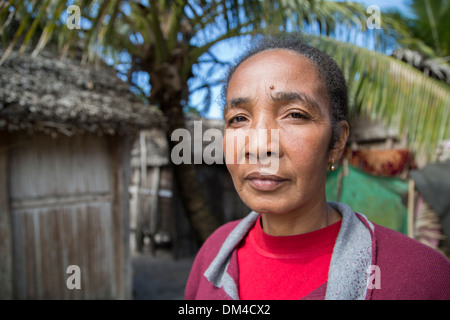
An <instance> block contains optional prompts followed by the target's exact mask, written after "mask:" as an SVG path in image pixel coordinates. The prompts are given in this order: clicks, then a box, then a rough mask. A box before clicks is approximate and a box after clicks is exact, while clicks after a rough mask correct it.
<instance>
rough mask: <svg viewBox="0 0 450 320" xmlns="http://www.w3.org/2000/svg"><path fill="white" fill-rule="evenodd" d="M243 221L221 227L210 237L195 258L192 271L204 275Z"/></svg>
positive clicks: (232, 222)
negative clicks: (232, 232)
mask: <svg viewBox="0 0 450 320" xmlns="http://www.w3.org/2000/svg"><path fill="white" fill-rule="evenodd" d="M241 221H242V219H240V220H235V221H231V222H228V223H226V224H224V225H222V226H220V227H219V228H217V229H216V230H215V231H214V232H213V233H212V234H211V235H210V236H209V237H208V239H206V241H205V242H204V243H203V244H202V246H201V247H200V250H199V251H198V253H197V255H196V257H195V260H194V264H193V267H192V271H195V272H200V273H203V272H204V271H205V270H206V269H207V268H208V266H209V264H210V263H211V261H212V260H213V259H214V258H215V257H216V256H217V254H218V253H219V250H220V248H221V247H222V245H223V243H224V242H225V240H226V239H227V237H228V236H229V234H230V233H231V231H233V230H234V229H235V228H236V226H237V225H238V224H239V222H241Z"/></svg>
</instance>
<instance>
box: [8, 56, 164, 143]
mask: <svg viewBox="0 0 450 320" xmlns="http://www.w3.org/2000/svg"><path fill="white" fill-rule="evenodd" d="M2 54H3V52H1V50H0V56H1V55H2ZM164 122H165V121H164V117H163V115H162V113H161V112H160V111H159V110H158V109H156V108H154V107H150V106H148V105H145V104H144V103H142V102H141V101H139V100H138V99H137V98H136V96H135V95H133V94H132V93H131V92H130V91H129V88H128V85H127V84H126V83H124V82H123V81H121V80H120V79H118V78H117V77H116V72H115V71H114V70H113V69H112V68H111V67H108V66H102V67H99V66H92V65H90V66H84V65H81V64H80V63H79V62H78V61H74V60H69V59H65V60H59V59H58V58H57V57H55V56H54V55H52V54H50V53H49V52H43V53H41V54H40V55H39V56H38V57H36V58H32V57H31V56H29V55H26V54H24V55H22V56H19V55H18V54H17V53H12V54H11V56H10V57H9V58H8V60H6V61H5V62H4V64H3V65H1V66H0V130H8V131H14V130H29V131H31V132H33V131H45V132H47V133H51V134H53V135H54V134H58V133H63V134H67V135H71V134H74V133H77V132H80V131H81V132H83V131H87V132H94V133H99V134H115V133H127V132H137V131H138V130H141V129H149V128H152V127H160V126H161V124H163V123H164Z"/></svg>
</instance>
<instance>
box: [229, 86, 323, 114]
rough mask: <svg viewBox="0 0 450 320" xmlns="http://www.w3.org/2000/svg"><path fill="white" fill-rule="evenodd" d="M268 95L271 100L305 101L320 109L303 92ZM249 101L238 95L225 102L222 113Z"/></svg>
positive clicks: (308, 104) (311, 106)
mask: <svg viewBox="0 0 450 320" xmlns="http://www.w3.org/2000/svg"><path fill="white" fill-rule="evenodd" d="M270 97H271V99H272V101H275V102H301V103H305V104H306V105H307V106H308V107H310V108H312V109H317V110H318V111H321V110H320V107H319V104H318V103H317V102H316V101H315V100H314V99H313V98H311V97H310V96H309V95H307V94H306V93H303V92H293V91H292V92H284V91H279V92H276V93H274V94H271V95H270ZM250 101H251V99H250V98H247V97H238V98H233V99H230V100H229V101H227V102H226V104H225V108H224V113H226V112H227V111H228V110H230V109H233V108H236V107H239V106H241V105H243V104H246V103H249V102H250Z"/></svg>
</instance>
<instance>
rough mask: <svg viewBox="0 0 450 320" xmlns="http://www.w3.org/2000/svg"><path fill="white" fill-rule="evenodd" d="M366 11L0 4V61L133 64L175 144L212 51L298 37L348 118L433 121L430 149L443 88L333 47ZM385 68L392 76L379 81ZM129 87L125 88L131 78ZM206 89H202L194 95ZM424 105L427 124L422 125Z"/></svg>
mask: <svg viewBox="0 0 450 320" xmlns="http://www.w3.org/2000/svg"><path fill="white" fill-rule="evenodd" d="M69 4H76V5H78V6H79V8H80V9H81V12H82V25H83V26H85V29H80V30H77V29H73V30H70V29H68V28H67V27H66V24H65V22H66V21H65V19H64V18H62V14H63V13H64V12H65V10H66V9H67V7H68V5H69ZM365 10H366V8H365V7H363V6H362V5H360V4H356V3H350V2H334V1H319V0H283V1H274V0H263V1H261V0H246V1H234V0H187V1H183V0H151V1H137V0H136V1H132V0H128V1H127V0H110V1H106V0H78V1H67V2H66V1H53V0H45V1H30V0H10V1H0V30H1V32H2V36H3V40H4V43H5V44H6V46H7V50H6V53H5V55H4V56H3V57H2V58H1V59H2V60H4V59H6V58H7V56H8V54H9V53H10V52H11V50H12V48H13V47H15V46H16V45H20V48H21V50H22V51H23V50H25V49H26V48H27V47H29V46H32V47H33V48H34V50H33V54H38V53H39V51H40V50H42V49H43V48H44V47H45V46H46V44H47V43H48V42H49V41H53V42H54V43H56V44H57V46H58V48H59V51H60V52H61V54H62V55H65V54H69V53H70V52H71V49H73V48H77V47H78V46H80V45H81V48H82V49H83V52H84V54H83V59H84V60H86V61H96V60H98V59H105V58H110V57H113V58H114V62H115V63H116V64H119V63H120V57H121V53H122V52H124V51H125V52H126V53H127V54H128V55H130V56H131V67H130V69H129V70H130V72H136V71H143V72H145V73H147V74H148V75H149V85H150V86H151V90H150V94H148V95H145V94H143V96H144V98H145V99H147V101H148V102H149V103H151V104H154V105H157V106H159V108H160V109H161V110H162V111H163V113H164V114H165V115H166V117H167V119H168V124H169V131H168V138H169V139H168V140H169V143H172V142H171V139H170V136H171V132H173V130H175V129H177V128H182V127H184V126H185V122H184V121H185V118H184V114H183V108H184V107H186V106H187V103H188V102H187V101H188V98H189V94H190V93H191V92H190V91H189V89H190V88H189V85H188V82H189V80H190V79H192V78H193V77H194V74H193V67H194V66H196V65H199V64H203V63H211V62H213V67H214V65H216V64H217V63H221V61H220V60H219V59H218V58H217V57H216V56H215V55H214V54H213V51H212V50H211V49H212V47H213V46H214V45H215V44H217V43H219V42H221V41H223V40H226V39H230V38H233V37H238V36H243V35H257V34H259V33H263V32H265V33H267V32H278V31H280V30H293V31H300V30H302V31H304V32H307V33H310V34H313V35H314V36H313V37H311V41H314V43H315V44H318V45H320V46H321V47H322V48H323V49H324V50H325V51H327V52H329V53H331V54H333V55H334V56H335V58H336V60H337V61H338V63H340V64H341V66H342V67H343V69H344V71H345V73H346V75H347V77H348V79H349V83H350V89H351V90H350V92H351V100H352V102H353V104H352V105H353V106H355V108H354V109H355V110H363V111H364V110H367V112H368V113H370V114H373V115H374V116H377V117H378V116H387V118H389V119H392V120H393V121H392V122H399V123H400V125H403V126H404V125H405V124H408V123H411V118H413V119H414V121H415V123H417V126H416V127H415V128H409V129H410V136H411V137H416V136H418V135H419V136H420V132H421V131H420V130H419V129H418V128H420V129H423V128H429V127H431V124H432V123H433V121H434V120H436V119H438V120H440V121H441V122H440V125H439V126H436V128H437V129H436V128H434V127H433V130H432V131H431V132H432V133H427V134H425V135H424V136H423V137H422V136H420V138H421V139H418V140H417V141H418V145H417V147H418V148H423V145H432V144H433V143H436V141H437V140H439V139H441V138H442V137H444V136H446V135H447V134H448V128H447V127H448V126H446V124H448V118H449V115H448V105H447V103H448V102H447V101H450V99H449V98H450V94H449V90H448V88H446V87H441V86H440V85H438V84H436V83H435V82H433V81H432V80H429V79H428V78H426V77H424V76H422V75H419V74H416V73H414V71H413V70H412V68H410V67H409V66H407V65H406V64H402V63H401V62H398V63H394V62H393V61H391V60H389V59H390V58H389V57H386V56H385V55H384V54H382V53H377V52H375V51H368V50H366V49H362V48H359V47H357V46H354V45H350V44H349V43H345V42H336V41H335V40H331V38H330V37H333V36H336V34H335V32H334V31H335V30H336V29H337V28H338V27H339V26H342V25H344V26H347V27H349V28H357V29H360V30H365V22H366V20H367V16H366V11H365ZM383 21H385V22H384V24H383V25H382V27H383V26H395V28H396V36H398V35H400V36H401V35H405V34H406V31H405V30H404V26H402V25H397V24H396V22H395V20H393V19H391V18H390V17H389V16H386V17H383ZM380 34H381V35H382V36H380V37H379V39H378V40H381V41H379V42H378V43H379V44H380V45H381V46H382V45H383V44H386V43H388V42H384V41H383V40H385V39H388V40H392V39H394V38H392V37H391V38H390V37H389V35H388V34H387V33H386V34H385V35H383V34H382V33H380ZM5 35H8V36H5ZM0 63H1V60H0ZM388 65H389V66H393V68H391V69H389V72H385V71H386V67H387V66H388ZM128 78H129V80H130V79H132V77H131V74H130V76H129V77H128ZM411 79H412V80H411ZM212 85H213V84H211V83H205V84H204V85H202V86H199V88H206V89H210V88H211V86H212ZM374 93H375V94H374ZM411 94H416V95H419V94H426V97H427V98H426V101H425V100H423V97H421V99H417V100H415V99H412V98H411ZM392 101H395V103H396V104H395V105H394V106H393V105H392V104H391V102H392ZM430 105H432V108H431V109H432V113H433V115H434V116H433V117H432V118H429V117H427V111H428V110H427V108H428V107H429V106H430ZM446 107H447V108H446ZM405 110H406V111H407V112H406V114H405V113H403V112H404V111H405ZM446 110H447V111H446ZM418 133H419V134H418ZM174 169H175V176H176V180H177V181H178V187H179V189H180V194H181V198H182V199H183V202H184V206H185V209H186V213H187V215H188V218H189V220H190V221H191V223H192V226H193V229H194V230H195V231H196V233H197V234H198V238H199V241H200V242H202V241H203V240H205V239H206V237H208V236H209V234H210V233H211V232H212V231H213V230H215V229H216V228H217V226H218V223H217V221H216V220H215V218H214V215H213V214H212V213H211V211H210V209H209V207H208V203H207V202H206V200H205V199H203V198H202V196H201V192H200V185H199V183H198V180H197V178H196V177H197V176H196V171H195V166H194V165H179V166H175V168H174Z"/></svg>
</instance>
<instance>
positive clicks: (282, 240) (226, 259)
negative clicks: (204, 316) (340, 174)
mask: <svg viewBox="0 0 450 320" xmlns="http://www.w3.org/2000/svg"><path fill="white" fill-rule="evenodd" d="M224 92H225V97H226V103H225V108H224V118H225V129H226V135H225V137H224V140H223V146H224V151H225V158H226V164H227V168H228V170H229V172H230V174H231V177H232V179H233V183H234V186H235V188H236V190H237V192H238V194H239V196H240V197H241V199H242V201H243V202H244V203H245V204H247V206H248V207H249V208H251V209H252V212H251V213H250V214H249V215H248V216H247V217H245V218H244V219H242V220H239V221H234V222H230V223H227V224H225V225H224V226H222V227H221V228H219V229H218V230H217V231H216V232H214V234H212V235H211V236H210V237H209V239H208V240H207V241H206V242H205V243H204V245H203V246H202V248H201V249H200V251H199V253H198V254H197V257H196V259H195V261H194V264H193V267H192V270H191V273H190V276H189V279H188V282H187V286H186V292H185V297H186V299H251V300H256V299H265V300H270V299H449V298H450V294H449V290H448V289H449V288H450V281H449V278H450V264H449V262H448V260H447V259H446V258H445V257H444V256H442V255H440V254H439V253H437V252H435V251H434V250H432V249H430V248H428V247H426V246H424V245H422V244H420V243H419V242H417V241H415V240H413V239H410V238H408V237H406V236H404V235H402V234H400V233H398V232H395V231H393V230H390V229H387V228H384V227H382V226H379V225H376V224H374V223H371V222H370V221H368V220H367V218H366V217H365V216H364V215H362V214H359V213H355V212H353V211H352V210H351V208H350V207H348V206H347V205H345V204H342V203H331V202H327V201H326V196H325V180H326V174H327V170H334V166H335V162H337V161H338V160H339V159H340V157H341V156H342V153H343V150H344V148H345V144H346V141H347V137H348V134H349V126H348V123H347V121H346V114H347V87H346V83H345V80H344V77H343V75H342V72H341V70H340V69H339V68H338V67H337V65H336V64H335V62H334V61H333V60H332V59H331V58H330V57H329V56H327V55H326V54H324V53H322V52H321V51H319V50H317V49H315V48H313V47H310V46H308V45H306V44H305V43H303V42H302V41H301V40H300V39H298V38H296V37H295V36H287V37H274V38H271V37H267V38H264V39H263V40H262V41H260V42H259V43H258V44H257V45H256V46H255V47H254V48H252V49H251V50H250V51H248V52H247V53H246V54H245V55H244V56H243V57H242V58H241V59H240V60H239V62H238V63H237V64H236V65H235V67H234V68H233V69H231V70H230V72H229V76H228V79H227V84H226V86H225V90H224ZM238 129H242V130H238ZM251 130H253V131H254V132H260V131H261V130H263V131H264V130H266V131H267V134H266V135H265V137H272V138H270V139H269V138H267V139H262V138H261V136H258V135H254V136H253V137H255V136H256V138H255V139H254V140H253V141H250V140H251V139H245V137H249V136H250V135H247V136H245V135H244V138H242V136H241V139H240V140H239V137H240V136H239V134H236V132H241V134H242V133H243V132H244V133H245V132H248V131H251ZM230 132H231V133H232V134H228V133H230ZM269 132H270V134H269ZM272 133H275V134H272ZM236 137H237V138H238V140H239V141H235V140H234V139H235V138H236ZM232 140H233V141H232ZM230 145H232V147H230ZM268 158H270V159H272V160H276V161H277V166H276V170H273V168H272V167H273V166H271V168H269V166H268V164H267V161H263V159H264V160H267V159H268ZM252 160H253V162H252Z"/></svg>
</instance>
